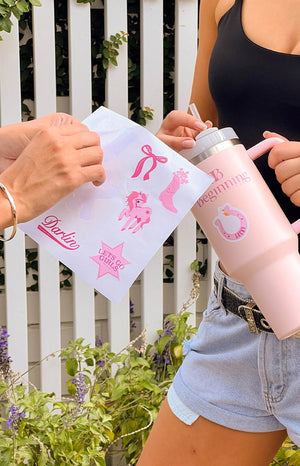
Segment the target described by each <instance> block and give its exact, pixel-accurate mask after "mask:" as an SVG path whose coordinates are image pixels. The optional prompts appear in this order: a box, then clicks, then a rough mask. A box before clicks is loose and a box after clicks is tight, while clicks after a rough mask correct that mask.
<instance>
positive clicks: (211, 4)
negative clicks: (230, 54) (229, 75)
mask: <svg viewBox="0 0 300 466" xmlns="http://www.w3.org/2000/svg"><path fill="white" fill-rule="evenodd" d="M218 3H219V0H201V6H200V13H199V14H200V27H199V47H198V53H197V59H196V65H195V71H194V79H193V87H192V94H191V100H190V102H191V103H195V104H196V106H197V109H198V111H199V113H200V115H201V118H202V120H203V121H205V123H206V126H207V127H211V126H212V123H211V121H212V122H213V123H214V124H215V125H217V110H216V107H215V104H214V101H213V99H212V97H211V94H210V91H209V86H208V68H209V61H210V56H211V52H212V49H213V47H214V44H215V41H216V37H217V23H216V7H217V5H218ZM209 120H211V121H209ZM204 128H205V125H203V123H202V122H201V120H197V119H196V118H195V117H192V116H191V115H188V114H187V113H185V112H180V111H173V112H171V113H169V115H167V117H166V118H165V119H164V121H163V123H162V125H161V127H160V129H159V131H158V133H157V137H159V138H160V139H161V140H162V141H163V142H165V143H166V144H168V145H169V146H170V147H172V149H174V150H176V151H178V152H180V151H181V150H184V149H189V148H192V147H193V145H194V141H193V139H194V138H195V137H196V135H197V134H198V133H199V132H200V131H202V130H203V129H204Z"/></svg>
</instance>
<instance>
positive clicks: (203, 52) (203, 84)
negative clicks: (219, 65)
mask: <svg viewBox="0 0 300 466" xmlns="http://www.w3.org/2000/svg"><path fill="white" fill-rule="evenodd" d="M218 4H219V0H201V4H200V13H199V45H198V53H197V59H196V64H195V71H194V79H193V85H192V92H191V99H190V102H191V103H195V104H196V106H197V108H198V111H199V113H200V115H201V118H202V119H203V120H210V121H212V122H213V124H214V125H215V126H217V125H218V118H217V110H216V106H215V103H214V101H213V98H212V96H211V93H210V90H209V85H208V69H209V62H210V57H211V53H212V50H213V47H214V45H215V42H216V39H217V32H218V28H217V20H216V10H217V7H218Z"/></svg>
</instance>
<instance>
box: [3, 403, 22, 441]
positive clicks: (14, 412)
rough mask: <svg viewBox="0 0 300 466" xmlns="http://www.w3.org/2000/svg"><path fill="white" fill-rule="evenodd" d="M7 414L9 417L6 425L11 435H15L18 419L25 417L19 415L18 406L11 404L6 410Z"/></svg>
mask: <svg viewBox="0 0 300 466" xmlns="http://www.w3.org/2000/svg"><path fill="white" fill-rule="evenodd" d="M8 412H9V416H8V420H7V423H6V424H7V425H8V426H9V427H10V429H11V431H12V432H13V434H15V433H16V432H17V430H18V427H19V422H20V419H21V418H22V417H25V414H24V413H20V411H19V408H18V406H17V405H15V404H12V405H11V406H10V407H9V408H8Z"/></svg>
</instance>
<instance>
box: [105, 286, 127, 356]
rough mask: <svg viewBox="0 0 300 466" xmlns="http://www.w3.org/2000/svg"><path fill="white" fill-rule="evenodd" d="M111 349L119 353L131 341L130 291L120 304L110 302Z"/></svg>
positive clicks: (109, 331) (109, 328) (109, 330)
mask: <svg viewBox="0 0 300 466" xmlns="http://www.w3.org/2000/svg"><path fill="white" fill-rule="evenodd" d="M108 333H109V341H110V349H111V351H113V352H114V353H118V352H119V351H121V350H122V349H123V348H125V347H126V346H127V345H128V343H129V342H130V318H129V293H127V294H126V296H125V297H124V298H123V299H122V301H121V302H120V303H119V304H113V303H112V302H110V301H109V302H108Z"/></svg>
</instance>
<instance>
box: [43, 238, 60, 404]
mask: <svg viewBox="0 0 300 466" xmlns="http://www.w3.org/2000/svg"><path fill="white" fill-rule="evenodd" d="M39 305H40V353H41V354H40V358H41V388H42V390H44V391H45V392H48V393H51V392H53V391H55V393H56V395H57V397H58V398H60V396H61V366H60V360H59V358H58V357H57V356H58V355H57V354H56V356H55V357H54V358H53V357H49V358H47V359H46V360H43V359H44V358H45V357H47V356H48V355H50V354H52V353H54V352H57V351H58V350H59V349H60V348H61V338H60V293H59V268H58V262H57V260H56V258H55V257H54V256H52V255H51V254H49V253H48V252H47V251H46V250H45V249H43V248H41V247H40V248H39Z"/></svg>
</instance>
